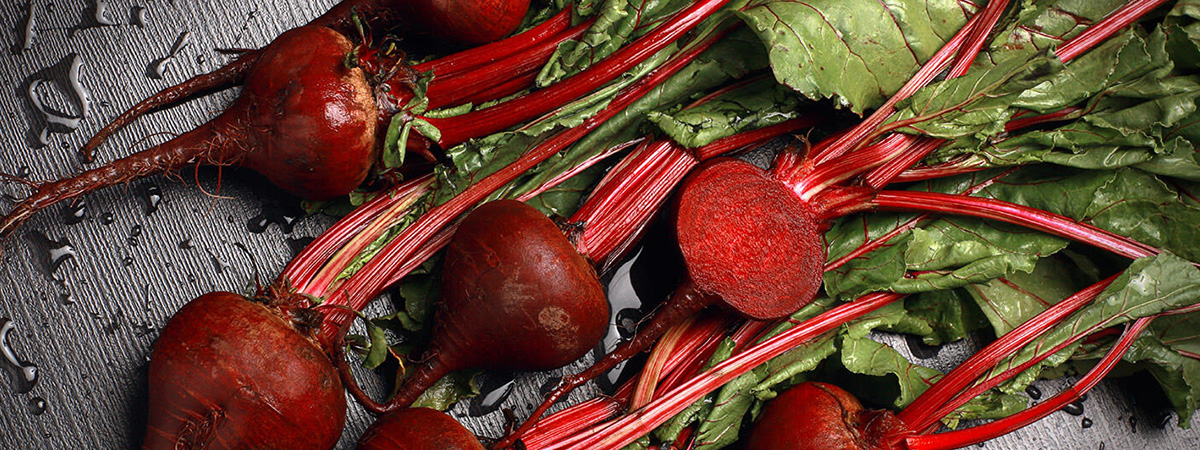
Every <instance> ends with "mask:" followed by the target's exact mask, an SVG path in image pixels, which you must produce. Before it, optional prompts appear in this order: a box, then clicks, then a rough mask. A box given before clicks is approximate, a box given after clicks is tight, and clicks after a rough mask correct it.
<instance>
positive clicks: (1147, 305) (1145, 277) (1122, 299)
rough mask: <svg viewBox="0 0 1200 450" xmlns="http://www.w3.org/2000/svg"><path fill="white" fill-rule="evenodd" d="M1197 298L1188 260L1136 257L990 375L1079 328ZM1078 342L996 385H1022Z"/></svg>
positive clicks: (1199, 277) (1196, 274) (1198, 278)
mask: <svg viewBox="0 0 1200 450" xmlns="http://www.w3.org/2000/svg"><path fill="white" fill-rule="evenodd" d="M1198 298H1200V269H1197V268H1196V266H1194V265H1192V263H1190V262H1188V261H1186V260H1183V259H1181V258H1179V257H1177V256H1174V255H1171V254H1162V255H1158V256H1152V257H1148V258H1141V259H1138V260H1136V261H1134V262H1133V264H1132V265H1130V266H1129V269H1128V270H1126V271H1125V272H1124V273H1122V274H1121V276H1119V277H1118V278H1117V279H1116V280H1115V281H1113V283H1112V285H1110V286H1109V287H1108V289H1105V290H1104V292H1102V293H1100V295H1099V296H1098V297H1097V298H1096V300H1095V301H1093V302H1092V303H1091V304H1089V305H1088V306H1085V307H1084V308H1083V309H1081V310H1080V311H1078V312H1076V313H1075V314H1073V315H1071V317H1069V318H1067V320H1065V321H1063V323H1061V324H1059V325H1058V326H1055V327H1054V328H1053V329H1051V330H1050V331H1048V332H1047V333H1045V334H1043V335H1042V336H1040V337H1039V338H1038V339H1036V340H1035V341H1033V342H1031V343H1030V344H1029V345H1026V346H1025V347H1024V348H1022V349H1021V350H1019V351H1017V352H1016V353H1014V354H1013V356H1011V357H1009V358H1007V359H1006V360H1005V361H1004V362H1003V363H1001V364H999V365H998V366H997V367H996V368H995V369H994V370H993V371H992V374H991V376H995V375H997V374H999V373H1001V372H1003V371H1005V370H1007V369H1008V368H1011V367H1013V366H1016V365H1019V364H1021V363H1024V362H1026V361H1029V360H1031V359H1033V357H1034V356H1036V355H1039V354H1042V353H1044V352H1047V351H1049V350H1050V349H1053V348H1054V347H1055V346H1057V345H1059V344H1061V343H1064V342H1067V341H1069V340H1070V339H1071V338H1073V337H1075V336H1078V335H1080V334H1090V333H1091V332H1094V331H1098V330H1101V329H1105V328H1109V327H1113V326H1117V325H1121V324H1124V323H1127V322H1130V321H1133V320H1136V319H1138V318H1141V317H1148V316H1152V315H1155V314H1159V313H1162V312H1165V311H1170V310H1173V309H1176V308H1180V307H1183V306H1187V305H1191V304H1193V303H1195V302H1196V300H1197V299H1198ZM1078 347H1079V343H1078V342H1077V343H1075V344H1072V345H1070V346H1067V347H1066V348H1064V349H1063V350H1061V351H1059V352H1057V353H1055V354H1053V355H1051V356H1050V357H1049V358H1047V359H1046V360H1045V361H1043V362H1041V363H1039V364H1037V365H1035V366H1033V367H1031V368H1029V369H1028V370H1026V371H1024V372H1022V373H1021V374H1019V375H1018V376H1017V377H1015V378H1013V379H1012V380H1010V381H1008V382H1006V383H1005V384H1003V385H1001V390H1002V391H1004V392H1007V393H1017V392H1020V391H1022V390H1024V389H1025V388H1026V387H1028V386H1029V383H1031V382H1033V381H1034V380H1036V379H1037V377H1038V375H1039V374H1040V373H1041V371H1042V370H1043V368H1045V367H1054V366H1058V365H1060V364H1062V363H1064V362H1066V361H1067V359H1068V357H1070V356H1071V354H1073V353H1074V352H1075V350H1076V349H1077V348H1078Z"/></svg>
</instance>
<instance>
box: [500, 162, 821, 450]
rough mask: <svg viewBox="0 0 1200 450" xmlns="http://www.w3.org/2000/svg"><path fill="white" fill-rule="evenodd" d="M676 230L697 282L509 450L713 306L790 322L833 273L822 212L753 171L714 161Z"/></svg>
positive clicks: (562, 391)
mask: <svg viewBox="0 0 1200 450" xmlns="http://www.w3.org/2000/svg"><path fill="white" fill-rule="evenodd" d="M675 227H676V230H675V232H676V237H677V240H678V241H679V248H680V250H681V251H682V253H683V258H684V263H685V265H686V266H687V271H688V277H689V281H687V282H685V283H684V284H683V285H682V286H680V287H679V288H678V289H676V290H675V293H674V294H673V295H672V296H671V298H670V299H668V300H667V301H666V302H665V303H664V304H663V305H662V306H661V307H659V309H658V310H657V311H655V312H654V314H653V315H652V316H651V317H650V318H649V319H648V320H647V321H645V322H644V323H643V324H642V326H641V327H640V328H639V329H638V332H637V335H635V336H634V337H633V339H630V340H628V341H625V342H624V343H622V344H621V345H619V346H617V348H615V349H613V351H611V352H609V353H608V354H607V355H604V357H603V358H601V359H599V360H597V361H596V362H595V363H593V364H592V365H591V366H589V367H588V368H587V369H584V370H583V371H582V372H579V373H577V374H575V375H571V376H567V377H564V378H563V379H562V381H561V382H559V385H558V386H557V387H555V389H554V390H553V391H552V392H550V394H548V395H547V396H546V398H545V399H544V400H543V401H542V403H541V405H539V406H538V407H537V408H536V409H534V411H533V414H531V416H530V418H529V419H527V420H526V422H525V424H524V425H522V426H521V427H520V428H518V430H517V432H515V433H514V434H511V435H510V436H509V437H508V438H506V439H505V440H503V441H501V444H500V448H507V446H508V445H509V444H511V442H510V441H511V440H512V439H513V437H514V436H519V435H520V433H523V432H525V431H527V430H528V429H529V427H531V426H532V425H531V424H532V423H533V422H534V421H536V420H537V419H538V418H540V417H541V416H542V415H543V414H544V413H546V412H547V411H548V410H549V408H550V407H551V406H552V405H554V404H555V403H556V402H557V401H558V400H560V399H562V398H563V397H565V396H566V395H567V393H569V392H571V390H573V389H575V388H577V387H579V386H582V385H583V384H584V383H586V382H587V381H588V380H591V379H593V378H596V377H598V376H600V375H602V374H604V373H606V372H608V371H609V370H612V369H613V368H614V367H616V366H617V364H619V363H621V362H622V361H625V360H628V359H629V358H632V357H633V356H634V355H637V354H638V353H641V352H643V351H646V350H647V349H649V348H650V347H651V346H653V345H654V343H655V342H656V341H657V340H658V338H659V337H661V336H662V335H663V334H664V333H666V332H667V330H669V329H670V328H671V327H673V326H675V324H677V323H679V322H680V321H682V320H684V319H686V318H687V317H689V316H692V315H694V314H696V313H697V312H699V311H700V310H702V309H704V308H706V307H708V306H711V305H722V306H724V307H726V308H728V309H731V310H733V311H735V312H737V313H738V314H741V315H743V316H746V317H749V318H752V319H757V320H772V319H779V318H783V317H787V316H788V315H790V314H792V313H794V312H796V311H798V310H800V308H802V307H804V305H807V304H808V303H810V302H812V300H813V298H815V297H816V295H817V291H818V290H819V289H820V287H821V277H822V275H823V269H824V265H825V246H824V245H823V244H822V239H821V223H820V219H819V216H818V214H817V211H816V210H815V209H814V208H813V207H811V206H810V205H808V204H806V203H805V202H803V201H801V200H800V198H799V197H797V196H796V195H795V194H793V193H792V192H791V191H790V190H789V189H788V188H787V187H786V186H784V184H783V183H780V182H779V181H777V180H775V179H773V178H771V176H770V175H769V174H768V173H766V172H765V171H763V170H762V169H759V168H758V167H757V166H754V165H752V164H750V163H747V162H744V161H741V160H736V159H728V158H718V159H714V160H711V161H709V162H707V163H705V164H703V165H701V166H700V167H699V168H698V169H696V170H695V171H693V172H692V173H691V174H689V175H688V177H687V178H685V179H684V180H683V183H682V184H681V185H680V188H679V194H677V196H676V201H675Z"/></svg>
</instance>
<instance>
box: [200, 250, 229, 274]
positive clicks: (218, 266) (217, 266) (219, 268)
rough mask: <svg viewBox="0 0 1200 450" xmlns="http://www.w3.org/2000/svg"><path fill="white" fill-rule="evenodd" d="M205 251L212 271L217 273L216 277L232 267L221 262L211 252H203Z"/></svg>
mask: <svg viewBox="0 0 1200 450" xmlns="http://www.w3.org/2000/svg"><path fill="white" fill-rule="evenodd" d="M205 251H206V252H208V257H209V258H210V259H211V260H212V265H213V270H214V271H216V272H217V275H220V274H223V273H225V270H226V269H230V268H232V267H233V266H231V265H229V263H227V262H225V261H222V260H221V259H220V258H217V255H216V254H214V253H213V252H212V250H205Z"/></svg>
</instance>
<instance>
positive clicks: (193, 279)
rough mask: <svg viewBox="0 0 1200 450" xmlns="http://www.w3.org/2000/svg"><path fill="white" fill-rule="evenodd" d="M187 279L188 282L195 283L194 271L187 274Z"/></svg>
mask: <svg viewBox="0 0 1200 450" xmlns="http://www.w3.org/2000/svg"><path fill="white" fill-rule="evenodd" d="M187 280H188V283H192V284H195V283H196V274H194V273H189V274H187Z"/></svg>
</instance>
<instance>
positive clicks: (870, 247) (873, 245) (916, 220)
mask: <svg viewBox="0 0 1200 450" xmlns="http://www.w3.org/2000/svg"><path fill="white" fill-rule="evenodd" d="M1013 170H1015V169H1009V170H1006V171H1004V172H1001V173H998V174H996V175H995V176H992V177H991V178H988V179H986V180H983V181H982V182H979V183H976V184H975V185H973V186H971V187H970V188H968V189H967V190H965V191H963V192H962V193H960V194H959V195H972V194H975V193H977V192H979V191H982V190H984V189H986V188H987V187H988V186H991V185H992V184H994V183H995V182H997V181H999V180H1000V179H1001V178H1004V177H1006V176H1008V175H1009V174H1011V173H1012V172H1013ZM930 217H931V215H930V214H921V215H919V216H917V217H913V218H912V219H910V220H908V221H907V222H904V223H903V224H901V225H900V226H898V227H896V229H894V230H892V231H889V232H887V233H885V234H884V235H883V236H880V237H878V238H876V239H872V240H869V241H866V242H863V244H862V245H860V246H858V248H856V249H854V250H853V251H851V252H850V253H847V254H846V256H843V257H841V258H838V259H836V260H833V261H831V262H828V263H826V264H825V271H826V272H829V271H831V270H837V268H839V267H842V266H844V265H846V263H848V262H850V261H852V260H854V259H855V258H858V257H860V256H862V255H865V254H867V253H870V252H872V251H875V250H876V249H878V248H880V247H883V245H884V244H886V243H887V242H888V241H890V240H892V239H893V238H895V237H896V236H899V235H900V234H901V233H904V232H905V231H908V230H911V229H913V228H915V227H916V226H917V225H919V224H920V223H921V222H923V221H925V220H926V219H929V218H930Z"/></svg>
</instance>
